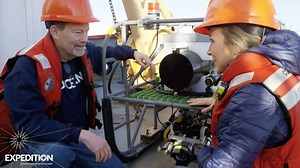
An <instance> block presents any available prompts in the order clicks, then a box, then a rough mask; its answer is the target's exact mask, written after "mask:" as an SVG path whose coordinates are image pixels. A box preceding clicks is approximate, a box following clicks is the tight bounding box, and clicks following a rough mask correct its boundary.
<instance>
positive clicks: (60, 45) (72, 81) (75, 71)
mask: <svg viewBox="0 0 300 168" xmlns="http://www.w3.org/2000/svg"><path fill="white" fill-rule="evenodd" d="M41 21H45V23H46V27H47V29H48V33H47V34H46V35H45V37H44V38H42V39H41V40H40V41H38V42H37V43H35V44H33V45H31V46H28V47H26V48H24V49H22V50H20V51H19V52H17V54H16V57H15V58H18V59H13V60H16V62H15V64H14V66H13V68H12V69H11V72H10V73H9V74H8V75H7V77H6V78H5V80H4V88H5V91H4V95H5V101H6V103H7V106H8V107H9V111H10V112H9V114H10V116H11V118H12V121H13V124H14V126H15V127H16V131H17V132H22V134H24V135H26V137H29V138H28V139H25V140H22V141H21V142H20V144H21V145H20V148H21V149H20V152H21V153H22V154H26V155H31V154H34V155H38V157H37V158H36V159H34V160H30V161H32V162H33V163H32V164H34V167H48V166H49V167H87V168H94V167H97V168H101V167H106V168H107V167H111V168H123V167H124V166H123V163H122V162H121V161H120V160H119V158H117V156H116V155H114V154H113V153H112V150H111V148H110V146H109V144H108V142H107V141H106V139H105V138H104V137H101V136H98V135H96V134H95V133H92V132H90V131H89V128H92V129H94V128H96V127H98V128H99V129H100V128H101V125H102V124H101V123H100V121H99V120H98V119H97V118H96V115H97V112H99V111H100V109H101V107H100V104H99V102H98V98H97V94H96V90H95V87H94V78H93V75H94V73H97V74H100V73H106V72H102V47H100V46H95V45H94V44H92V43H91V42H88V30H89V23H90V22H97V21H99V20H98V19H97V18H96V17H94V15H93V13H92V10H91V6H90V4H89V1H88V0H45V1H44V6H43V11H42V16H41ZM106 56H107V57H113V58H115V59H118V60H126V59H132V58H134V59H135V60H136V61H137V62H138V63H140V64H141V65H142V66H144V67H147V66H148V65H149V63H150V59H149V57H148V56H147V55H145V54H143V53H140V52H138V51H136V50H134V49H132V48H131V47H129V46H116V47H107V53H106ZM7 65H8V64H7ZM5 74H6V73H5ZM18 143H19V142H18ZM40 156H41V157H40ZM44 156H46V157H48V156H52V159H50V160H49V159H48V160H47V159H45V158H44Z"/></svg>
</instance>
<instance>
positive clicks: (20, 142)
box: [10, 131, 29, 150]
mask: <svg viewBox="0 0 300 168" xmlns="http://www.w3.org/2000/svg"><path fill="white" fill-rule="evenodd" d="M28 142H29V136H28V134H26V133H25V132H23V131H20V132H15V134H14V135H12V137H11V138H10V145H11V146H12V147H13V148H16V149H18V150H20V149H21V148H22V147H24V146H25V145H26V144H27V143H28Z"/></svg>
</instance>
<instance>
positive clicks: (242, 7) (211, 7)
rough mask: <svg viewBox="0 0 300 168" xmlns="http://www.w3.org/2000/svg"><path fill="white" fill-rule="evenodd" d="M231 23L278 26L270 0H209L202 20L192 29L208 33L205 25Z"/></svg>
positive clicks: (276, 27)
mask: <svg viewBox="0 0 300 168" xmlns="http://www.w3.org/2000/svg"><path fill="white" fill-rule="evenodd" d="M232 23H248V24H254V25H259V26H263V27H268V28H271V29H275V30H278V29H279V28H280V25H279V21H278V19H277V18H276V12H275V9H274V6H273V4H272V1H271V0H259V1H258V0H211V1H210V3H209V4H208V8H207V12H206V16H205V18H204V21H203V22H202V23H201V24H200V25H198V26H196V27H195V29H194V31H195V32H196V33H200V34H208V33H209V32H208V29H207V27H210V26H217V25H222V24H232Z"/></svg>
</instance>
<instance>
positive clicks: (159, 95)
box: [129, 88, 203, 104]
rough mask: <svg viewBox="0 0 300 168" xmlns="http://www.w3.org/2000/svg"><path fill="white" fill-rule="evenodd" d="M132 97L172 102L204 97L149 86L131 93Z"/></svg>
mask: <svg viewBox="0 0 300 168" xmlns="http://www.w3.org/2000/svg"><path fill="white" fill-rule="evenodd" d="M129 97H130V98H137V99H146V100H155V101H163V102H170V103H179V104H187V101H188V100H189V99H191V98H198V97H203V96H201V95H188V94H175V95H174V94H171V92H160V91H157V89H155V88H147V89H143V90H140V91H136V92H133V93H130V94H129Z"/></svg>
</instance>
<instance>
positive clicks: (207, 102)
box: [187, 97, 215, 113]
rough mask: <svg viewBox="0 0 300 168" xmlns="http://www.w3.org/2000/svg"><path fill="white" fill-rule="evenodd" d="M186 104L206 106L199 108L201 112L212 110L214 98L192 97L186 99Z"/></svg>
mask: <svg viewBox="0 0 300 168" xmlns="http://www.w3.org/2000/svg"><path fill="white" fill-rule="evenodd" d="M187 103H188V105H190V106H208V107H205V108H203V109H202V110H201V112H203V113H207V112H209V111H211V110H212V108H213V106H214V104H215V99H214V98H212V97H206V98H192V99H190V100H188V101H187Z"/></svg>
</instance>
